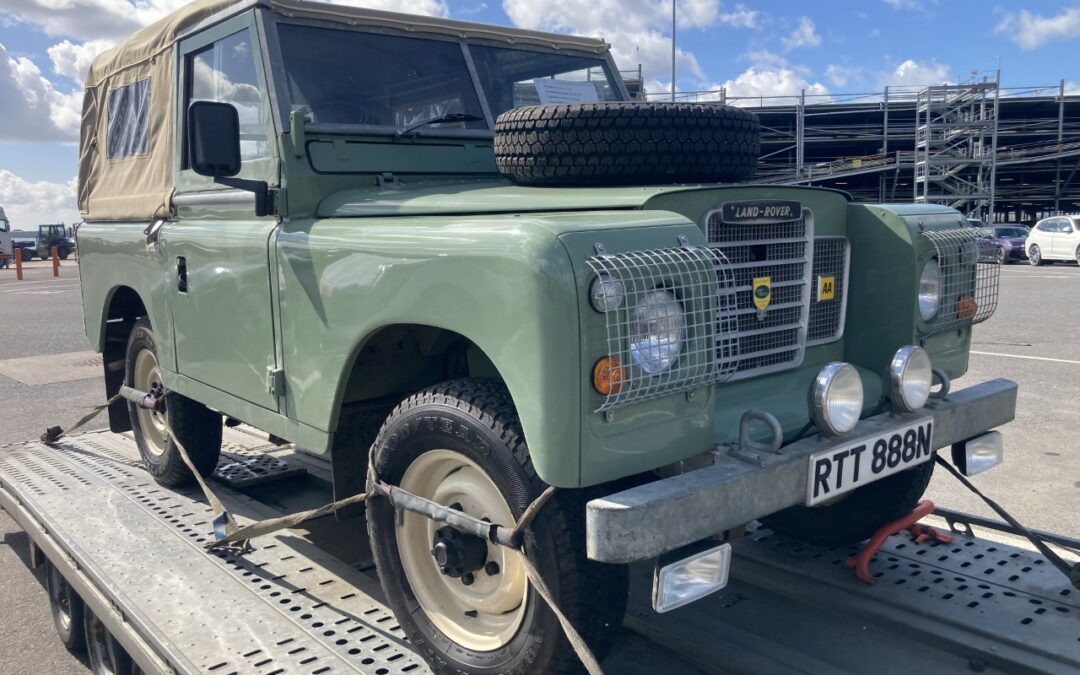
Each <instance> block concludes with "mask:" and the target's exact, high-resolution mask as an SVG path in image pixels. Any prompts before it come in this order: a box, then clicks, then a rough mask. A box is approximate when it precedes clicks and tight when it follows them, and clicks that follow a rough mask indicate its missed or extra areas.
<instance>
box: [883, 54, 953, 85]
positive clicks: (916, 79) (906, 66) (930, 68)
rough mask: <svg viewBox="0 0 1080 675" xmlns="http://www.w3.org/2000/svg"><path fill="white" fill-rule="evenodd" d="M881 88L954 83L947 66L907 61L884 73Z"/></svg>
mask: <svg viewBox="0 0 1080 675" xmlns="http://www.w3.org/2000/svg"><path fill="white" fill-rule="evenodd" d="M880 81H881V82H880V83H881V85H882V86H886V85H888V86H890V87H905V86H907V87H909V86H913V85H919V86H924V85H930V84H949V83H952V82H955V81H956V78H954V77H953V74H952V70H951V69H950V68H949V66H947V65H944V64H941V63H938V62H937V61H924V62H922V63H920V62H918V61H916V60H915V59H908V60H907V61H904V62H903V63H901V64H900V65H899V66H897V67H896V69H895V70H894V71H892V72H891V73H884V74H882V76H881V78H880Z"/></svg>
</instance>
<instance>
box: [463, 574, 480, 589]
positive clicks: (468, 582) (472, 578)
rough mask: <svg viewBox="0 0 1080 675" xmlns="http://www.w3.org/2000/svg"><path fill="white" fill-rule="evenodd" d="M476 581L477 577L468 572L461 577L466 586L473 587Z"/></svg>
mask: <svg viewBox="0 0 1080 675" xmlns="http://www.w3.org/2000/svg"><path fill="white" fill-rule="evenodd" d="M474 581H476V577H475V576H473V573H472V572H466V573H465V574H462V575H461V583H463V584H465V585H466V586H472V585H473V582H474Z"/></svg>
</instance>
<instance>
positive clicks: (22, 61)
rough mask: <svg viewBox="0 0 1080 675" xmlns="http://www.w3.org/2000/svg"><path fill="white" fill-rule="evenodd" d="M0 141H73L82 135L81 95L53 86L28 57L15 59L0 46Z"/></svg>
mask: <svg viewBox="0 0 1080 675" xmlns="http://www.w3.org/2000/svg"><path fill="white" fill-rule="evenodd" d="M0 101H3V102H4V124H3V125H0V140H32V141H74V140H76V139H77V138H78V135H79V118H80V115H81V108H82V93H81V92H72V93H70V94H65V93H63V92H60V91H58V90H57V89H56V88H55V87H53V85H52V83H51V82H49V81H48V80H47V79H45V77H44V76H43V75H42V74H41V70H40V69H39V68H38V67H37V65H35V64H34V62H33V61H31V60H30V59H28V58H26V57H18V58H13V57H12V56H10V55H9V54H8V52H7V49H5V48H4V46H3V45H2V44H0Z"/></svg>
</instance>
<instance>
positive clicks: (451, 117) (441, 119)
mask: <svg viewBox="0 0 1080 675" xmlns="http://www.w3.org/2000/svg"><path fill="white" fill-rule="evenodd" d="M483 119H484V118H483V117H480V116H479V115H473V114H471V113H446V114H445V115H438V116H436V117H432V118H430V119H426V120H424V121H422V122H417V123H416V124H411V125H409V126H407V127H405V128H404V129H399V130H397V131H395V132H394V138H401V137H402V136H404V135H405V134H410V133H412V132H414V131H416V130H417V129H420V128H423V127H426V126H428V125H429V124H444V123H447V122H480V121H482V120H483Z"/></svg>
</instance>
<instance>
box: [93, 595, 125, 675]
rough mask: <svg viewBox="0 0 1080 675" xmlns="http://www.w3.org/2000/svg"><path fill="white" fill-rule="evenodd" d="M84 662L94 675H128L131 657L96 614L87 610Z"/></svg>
mask: <svg viewBox="0 0 1080 675" xmlns="http://www.w3.org/2000/svg"><path fill="white" fill-rule="evenodd" d="M84 624H85V627H86V660H87V662H88V664H87V665H89V666H90V671H91V672H92V673H94V675H130V673H132V670H133V665H132V662H131V657H130V656H128V653H127V652H126V651H125V650H124V648H123V647H122V646H120V643H119V642H117V640H116V638H114V637H113V635H112V633H110V632H109V629H108V627H106V626H105V624H104V623H103V622H102V621H101V619H99V618H98V617H97V615H96V614H94V613H93V612H91V611H89V610H87V612H86V620H85V621H84Z"/></svg>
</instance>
